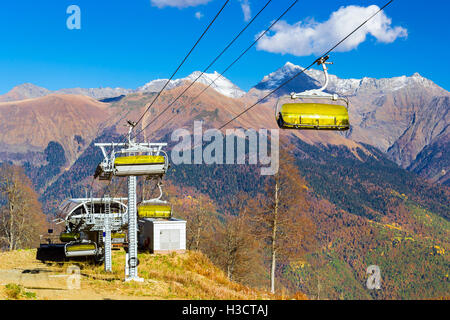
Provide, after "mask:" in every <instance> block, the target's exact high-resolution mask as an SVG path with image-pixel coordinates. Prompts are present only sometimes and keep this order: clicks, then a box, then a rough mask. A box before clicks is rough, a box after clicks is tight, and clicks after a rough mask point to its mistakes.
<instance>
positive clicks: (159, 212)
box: [138, 204, 172, 219]
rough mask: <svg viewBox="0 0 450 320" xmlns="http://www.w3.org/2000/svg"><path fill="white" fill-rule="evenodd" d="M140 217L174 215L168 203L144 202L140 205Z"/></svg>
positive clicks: (166, 217) (169, 216) (168, 217)
mask: <svg viewBox="0 0 450 320" xmlns="http://www.w3.org/2000/svg"><path fill="white" fill-rule="evenodd" d="M138 216H139V217H140V218H163V219H170V218H171V217H172V207H171V206H170V205H168V204H143V205H140V206H139V207H138Z"/></svg>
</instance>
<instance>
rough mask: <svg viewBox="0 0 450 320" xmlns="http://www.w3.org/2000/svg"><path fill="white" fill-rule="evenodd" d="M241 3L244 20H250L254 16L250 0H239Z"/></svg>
mask: <svg viewBox="0 0 450 320" xmlns="http://www.w3.org/2000/svg"><path fill="white" fill-rule="evenodd" d="M239 2H240V3H241V8H242V12H243V13H244V20H245V21H250V19H251V18H252V10H251V8H250V3H249V2H248V0H239Z"/></svg>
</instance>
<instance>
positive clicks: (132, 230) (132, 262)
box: [125, 176, 143, 281]
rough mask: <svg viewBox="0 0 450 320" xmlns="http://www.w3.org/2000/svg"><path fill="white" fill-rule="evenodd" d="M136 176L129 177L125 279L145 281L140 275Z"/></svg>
mask: <svg viewBox="0 0 450 320" xmlns="http://www.w3.org/2000/svg"><path fill="white" fill-rule="evenodd" d="M136 180H137V179H136V176H129V177H128V255H127V256H128V257H127V258H128V261H127V262H128V263H127V267H128V270H127V271H126V272H125V273H126V278H125V281H143V279H142V278H139V277H138V261H139V260H138V256H137V253H138V250H137V226H138V225H137V208H136V202H137V199H136Z"/></svg>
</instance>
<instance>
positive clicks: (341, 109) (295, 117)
mask: <svg viewBox="0 0 450 320" xmlns="http://www.w3.org/2000/svg"><path fill="white" fill-rule="evenodd" d="M328 59H329V56H326V57H322V58H320V59H318V60H317V61H316V62H317V64H318V65H321V66H322V68H323V72H324V74H325V83H324V85H323V86H322V87H321V88H320V89H314V90H308V91H304V92H301V93H295V92H293V93H291V94H290V95H287V96H282V97H280V98H279V99H278V102H277V105H276V108H275V118H276V121H277V124H278V126H279V127H280V128H282V129H298V130H305V129H316V130H338V131H345V130H348V129H349V128H350V123H349V117H348V107H349V102H348V99H347V98H343V97H340V96H338V95H337V94H330V93H327V92H324V90H325V89H326V88H327V86H328V82H329V76H328V68H327V66H326V65H327V64H332V62H327V60H328ZM304 100H316V101H328V103H317V102H312V103H311V102H304ZM330 102H337V103H339V102H340V103H341V104H336V103H330ZM342 103H343V104H345V105H343V104H342Z"/></svg>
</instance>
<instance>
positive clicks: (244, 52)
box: [190, 0, 298, 103]
mask: <svg viewBox="0 0 450 320" xmlns="http://www.w3.org/2000/svg"><path fill="white" fill-rule="evenodd" d="M297 2H298V0H296V1H294V2H293V3H292V4H291V5H290V6H289V8H287V9H286V11H284V12H283V13H282V14H281V16H279V17H278V19H276V20H275V21H274V22H273V23H272V24H271V25H270V26H269V27H268V28H267V29H266V30H265V31H264V32H262V33H261V34H260V35H259V36H258V37H257V38H256V40H255V41H253V43H252V44H251V45H250V46H249V47H248V48H247V49H245V50H244V51H243V52H242V53H241V54H240V55H239V56H238V57H237V58H236V59H235V60H234V61H233V62H232V63H231V64H230V65H228V67H226V68H225V70H224V71H222V73H220V74H219V75H218V76H217V77H216V79H214V81H213V82H211V83H210V84H209V85H208V86H207V87H206V88H204V89H203V90H202V91H201V92H200V93H199V94H198V95H197V96H195V97H194V99H192V101H191V102H190V103H192V102H194V101H195V100H197V99H198V97H200V96H201V95H202V94H203V93H204V92H205V91H206V90H208V89H209V87H211V86H212V85H213V84H214V83H216V81H217V80H219V79H220V77H222V76H223V75H224V73H225V72H227V71H228V70H229V69H230V68H231V67H232V66H233V65H234V64H235V63H236V62H238V61H239V60H240V59H241V58H242V57H243V56H244V55H245V54H246V53H247V52H248V51H249V50H250V49H251V48H253V46H254V45H255V44H256V43H257V42H258V41H259V40H260V39H261V38H262V37H264V36H265V34H266V33H267V32H269V31H270V29H272V27H273V26H274V25H275V24H277V23H278V21H280V20H281V19H282V18H283V17H284V16H285V15H286V13H288V12H289V10H291V9H292V7H293V6H294V5H295V4H296V3H297Z"/></svg>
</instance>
